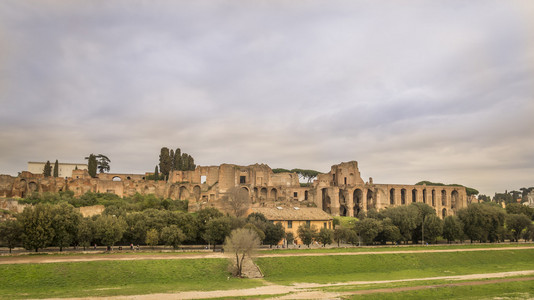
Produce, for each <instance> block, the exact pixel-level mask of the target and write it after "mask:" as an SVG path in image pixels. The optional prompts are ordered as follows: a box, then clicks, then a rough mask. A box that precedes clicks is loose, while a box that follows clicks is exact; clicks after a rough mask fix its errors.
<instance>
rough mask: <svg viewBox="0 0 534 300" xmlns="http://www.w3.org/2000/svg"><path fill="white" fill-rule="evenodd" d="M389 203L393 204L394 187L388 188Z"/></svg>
mask: <svg viewBox="0 0 534 300" xmlns="http://www.w3.org/2000/svg"><path fill="white" fill-rule="evenodd" d="M389 204H391V205H395V189H390V190H389Z"/></svg>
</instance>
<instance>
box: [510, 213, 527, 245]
mask: <svg viewBox="0 0 534 300" xmlns="http://www.w3.org/2000/svg"><path fill="white" fill-rule="evenodd" d="M530 224H531V222H530V219H529V218H528V217H527V216H525V215H524V214H509V215H507V216H506V227H507V228H508V229H509V230H510V231H511V232H512V236H513V239H514V240H515V241H516V242H519V238H520V237H521V235H522V232H523V230H525V229H527V228H528V226H529V225H530Z"/></svg>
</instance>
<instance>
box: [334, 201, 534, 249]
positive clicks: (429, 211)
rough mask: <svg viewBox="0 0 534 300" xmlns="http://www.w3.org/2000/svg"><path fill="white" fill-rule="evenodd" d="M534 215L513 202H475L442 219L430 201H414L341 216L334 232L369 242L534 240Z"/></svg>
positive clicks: (353, 240)
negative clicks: (351, 217) (349, 218)
mask: <svg viewBox="0 0 534 300" xmlns="http://www.w3.org/2000/svg"><path fill="white" fill-rule="evenodd" d="M533 217H534V209H532V208H529V207H527V206H525V205H521V204H510V205H508V206H507V207H506V210H505V209H503V208H502V207H500V206H499V205H496V204H491V203H473V204H470V205H468V206H467V207H466V208H463V209H460V210H459V211H458V212H457V214H456V215H455V216H447V217H445V219H443V220H442V219H440V218H439V217H438V216H437V215H436V211H435V210H434V209H433V208H432V207H430V206H429V205H427V204H425V203H412V204H410V205H408V206H397V207H391V208H386V209H383V210H380V211H378V212H377V211H376V210H370V211H368V212H367V214H361V215H359V220H357V221H355V222H352V223H351V224H342V222H341V221H339V219H338V221H337V222H336V223H337V224H338V225H339V226H336V230H335V231H334V235H335V240H336V241H338V242H339V241H346V242H348V243H352V244H366V245H371V244H386V243H387V242H391V243H405V244H406V243H408V242H412V243H414V244H415V243H419V242H420V241H423V240H424V241H425V242H430V243H435V242H437V241H438V239H440V238H441V239H445V240H447V241H448V242H449V243H450V242H454V241H461V242H463V241H465V240H470V241H471V242H474V241H478V242H483V243H484V242H503V241H505V240H510V241H519V239H525V240H532V239H534V224H532V221H531V220H532V218H533Z"/></svg>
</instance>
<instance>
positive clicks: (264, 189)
mask: <svg viewBox="0 0 534 300" xmlns="http://www.w3.org/2000/svg"><path fill="white" fill-rule="evenodd" d="M145 178H146V177H145V175H139V174H117V173H113V174H108V173H105V174H99V176H98V178H91V177H90V176H89V175H88V173H87V171H86V170H77V171H75V173H74V177H71V178H68V179H63V178H54V177H48V178H44V177H42V175H41V176H38V175H35V174H31V173H28V172H23V173H22V174H21V175H20V176H18V177H11V176H8V175H0V196H1V197H27V196H29V195H31V193H33V192H40V193H41V192H59V191H66V190H69V191H73V192H74V194H75V196H80V195H83V194H84V193H87V192H99V193H114V194H117V195H119V196H120V197H126V196H133V195H135V194H136V193H139V194H143V195H146V194H154V195H156V196H158V197H163V198H171V199H179V200H188V201H189V208H190V210H191V211H196V210H198V209H201V208H204V207H216V208H221V209H222V208H224V207H225V203H224V197H225V195H226V193H227V192H228V190H229V189H230V188H232V187H236V186H237V187H240V188H241V189H243V190H244V191H246V192H247V193H248V194H249V195H250V198H251V200H252V205H253V207H275V206H310V205H311V206H316V207H319V208H321V209H322V210H324V211H326V212H328V213H330V214H332V215H334V216H338V215H342V216H356V215H357V214H358V213H359V212H360V211H367V210H369V209H372V208H374V209H384V208H387V207H392V206H398V205H409V204H410V203H413V202H420V203H426V204H428V205H430V206H432V207H433V208H434V209H435V210H436V213H437V214H438V215H439V216H440V217H445V216H448V215H453V214H455V213H456V211H457V210H458V209H461V208H463V207H466V206H467V195H466V191H465V188H464V187H454V186H426V185H417V186H416V185H403V184H374V183H373V180H372V179H371V178H370V179H369V181H368V182H364V181H363V180H362V178H361V175H360V171H359V169H358V163H357V162H356V161H350V162H344V163H340V164H338V165H334V166H332V167H331V170H330V172H329V173H325V174H320V175H319V176H318V177H317V180H315V181H314V182H313V184H311V186H308V187H301V186H300V183H299V179H298V175H297V174H296V173H277V174H275V173H273V172H272V170H271V168H270V167H269V166H267V165H265V164H255V165H250V166H238V165H232V164H222V165H220V166H209V167H201V166H199V167H197V168H196V169H195V170H193V171H173V172H171V174H170V176H169V181H168V182H165V181H154V180H146V179H145ZM114 179H115V180H114ZM118 179H120V180H118Z"/></svg>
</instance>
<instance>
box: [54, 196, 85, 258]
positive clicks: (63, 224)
mask: <svg viewBox="0 0 534 300" xmlns="http://www.w3.org/2000/svg"><path fill="white" fill-rule="evenodd" d="M52 215H53V221H52V228H53V230H54V239H53V241H52V245H54V246H57V247H59V251H60V252H61V251H63V248H64V247H68V246H70V245H71V244H72V243H73V242H74V240H75V239H76V236H77V231H78V225H79V224H80V220H81V218H82V215H81V214H80V212H78V211H77V210H75V209H74V207H73V206H72V205H70V204H67V203H61V204H59V205H57V206H54V207H53V208H52Z"/></svg>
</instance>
